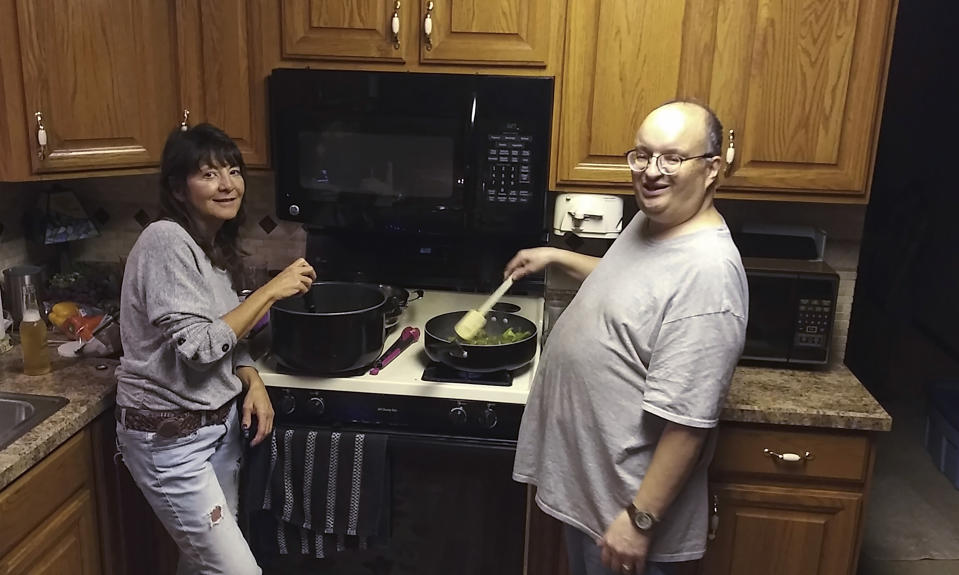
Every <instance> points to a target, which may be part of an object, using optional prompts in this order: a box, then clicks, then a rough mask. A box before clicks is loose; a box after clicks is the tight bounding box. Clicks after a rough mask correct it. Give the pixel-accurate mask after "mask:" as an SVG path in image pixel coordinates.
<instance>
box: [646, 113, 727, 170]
mask: <svg viewBox="0 0 959 575" xmlns="http://www.w3.org/2000/svg"><path fill="white" fill-rule="evenodd" d="M657 112H665V113H667V114H672V113H677V112H679V113H682V114H683V115H685V116H687V117H689V116H690V115H692V116H694V117H695V118H697V119H699V120H701V122H702V124H701V126H702V130H703V132H702V135H703V143H704V144H705V153H706V154H709V155H711V156H719V155H720V152H722V149H723V124H722V122H720V121H719V118H718V117H717V116H716V114H715V112H713V111H712V110H710V109H709V108H708V107H706V106H703V105H702V104H699V103H697V102H693V101H691V100H671V101H669V102H666V103H665V104H663V105H662V106H660V107H658V108H656V109H655V110H653V111H652V112H650V114H649V116H647V118H649V117H652V116H653V115H654V114H656V113H657Z"/></svg>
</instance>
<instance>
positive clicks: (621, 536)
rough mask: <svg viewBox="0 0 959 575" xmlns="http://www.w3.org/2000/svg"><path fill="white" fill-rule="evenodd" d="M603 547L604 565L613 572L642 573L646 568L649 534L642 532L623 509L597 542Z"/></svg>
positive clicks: (630, 574) (638, 574)
mask: <svg viewBox="0 0 959 575" xmlns="http://www.w3.org/2000/svg"><path fill="white" fill-rule="evenodd" d="M596 544H597V545H599V547H600V548H601V549H602V561H603V565H605V566H606V568H607V569H609V570H610V571H612V572H613V573H623V574H625V575H642V573H643V572H644V571H645V570H646V554H647V553H648V552H649V535H646V534H644V533H640V531H639V530H638V529H636V528H635V527H634V526H633V524H632V523H631V522H630V520H629V515H627V514H626V510H623V511H622V512H621V513H620V514H619V515H617V516H616V519H614V520H613V522H612V523H611V524H610V525H609V528H608V529H607V530H606V533H605V534H604V535H603V538H602V539H600V540H599V541H597V543H596Z"/></svg>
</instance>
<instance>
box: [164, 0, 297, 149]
mask: <svg viewBox="0 0 959 575" xmlns="http://www.w3.org/2000/svg"><path fill="white" fill-rule="evenodd" d="M258 4H259V3H258V2H250V1H246V0H244V1H240V2H236V1H233V0H201V1H197V0H176V27H177V63H178V75H179V79H180V93H179V103H180V108H182V109H185V110H189V118H188V120H187V122H188V123H189V124H190V125H193V124H196V123H200V122H209V123H211V124H213V125H215V126H217V127H218V128H220V129H222V130H223V131H225V132H226V133H227V134H229V135H230V137H231V138H233V140H234V141H235V142H236V144H237V146H238V147H239V148H240V152H241V153H242V154H243V159H244V161H245V162H246V163H247V166H249V167H254V168H257V167H259V168H262V167H268V166H269V164H270V162H269V146H268V139H269V129H268V127H267V126H268V124H267V99H266V70H267V69H268V68H269V66H267V65H266V64H265V63H264V56H265V55H266V54H268V53H269V49H268V48H265V47H264V45H265V44H266V45H268V44H269V43H270V42H278V41H279V39H278V38H277V36H276V33H275V32H271V31H270V30H268V29H265V28H264V26H263V20H262V18H260V11H259V9H258V7H257V6H258ZM284 5H285V3H284ZM173 125H175V124H174V123H171V126H170V127H171V128H172V127H173Z"/></svg>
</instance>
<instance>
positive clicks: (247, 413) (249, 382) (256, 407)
mask: <svg viewBox="0 0 959 575" xmlns="http://www.w3.org/2000/svg"><path fill="white" fill-rule="evenodd" d="M236 374H237V376H238V377H239V378H240V380H241V381H242V382H243V384H244V387H245V388H246V396H245V397H244V398H243V410H242V416H241V420H240V421H241V424H242V426H243V430H244V431H246V430H248V429H250V424H251V423H252V421H253V416H254V415H255V416H256V435H255V436H254V437H253V441H251V442H250V445H251V446H252V445H259V443H260V442H261V441H263V440H264V439H266V438H267V437H268V436H269V435H270V433H272V431H273V414H274V412H273V404H272V403H270V395H269V394H268V393H267V392H266V384H264V383H263V380H262V379H261V378H260V374H259V372H257V371H256V370H255V369H253V368H252V367H239V368H237V370H236Z"/></svg>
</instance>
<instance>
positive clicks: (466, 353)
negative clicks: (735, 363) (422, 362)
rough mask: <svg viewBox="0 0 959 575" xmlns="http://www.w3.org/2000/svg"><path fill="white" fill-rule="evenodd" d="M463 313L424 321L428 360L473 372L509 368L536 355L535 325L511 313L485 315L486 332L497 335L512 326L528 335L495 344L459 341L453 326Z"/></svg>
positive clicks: (458, 312)
mask: <svg viewBox="0 0 959 575" xmlns="http://www.w3.org/2000/svg"><path fill="white" fill-rule="evenodd" d="M465 313H466V312H465V311H455V312H451V313H444V314H442V315H438V316H436V317H434V318H432V319H430V320H429V321H427V322H426V329H425V330H424V331H425V332H426V338H425V339H424V345H425V347H426V355H428V356H429V358H430V359H432V360H433V361H437V362H440V363H443V364H446V365H448V366H450V367H452V368H454V369H458V370H460V371H473V372H491V371H501V370H510V371H511V370H514V369H519V368H520V367H523V366H524V365H526V364H527V363H529V362H531V361H533V357H535V356H536V324H534V323H533V322H531V321H530V320H528V319H526V318H525V317H522V316H519V315H516V314H514V313H506V312H498V311H491V312H489V313H487V314H486V327H485V329H486V333H488V334H490V335H493V336H496V335H499V334H501V333H503V332H504V331H506V329H507V328H510V327H512V328H513V331H528V332H530V335H529V337H527V338H525V339H522V340H520V341H515V342H513V343H501V344H497V345H471V344H467V343H458V340H457V338H455V337H454V336H455V333H454V332H453V326H455V325H456V322H458V321H459V320H460V318H461V317H463V314H465Z"/></svg>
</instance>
